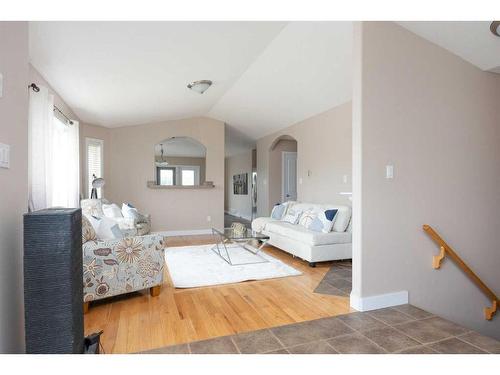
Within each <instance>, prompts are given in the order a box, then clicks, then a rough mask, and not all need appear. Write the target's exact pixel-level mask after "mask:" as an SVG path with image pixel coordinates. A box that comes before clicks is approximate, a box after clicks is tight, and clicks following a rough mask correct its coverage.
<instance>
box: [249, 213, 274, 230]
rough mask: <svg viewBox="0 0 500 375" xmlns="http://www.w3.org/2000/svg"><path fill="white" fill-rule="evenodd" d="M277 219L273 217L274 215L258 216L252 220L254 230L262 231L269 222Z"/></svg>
mask: <svg viewBox="0 0 500 375" xmlns="http://www.w3.org/2000/svg"><path fill="white" fill-rule="evenodd" d="M275 221H277V220H276V219H273V218H272V217H265V216H264V217H258V218H256V219H254V220H253V221H252V230H254V231H256V232H262V231H263V230H264V229H265V228H266V225H267V223H272V222H275Z"/></svg>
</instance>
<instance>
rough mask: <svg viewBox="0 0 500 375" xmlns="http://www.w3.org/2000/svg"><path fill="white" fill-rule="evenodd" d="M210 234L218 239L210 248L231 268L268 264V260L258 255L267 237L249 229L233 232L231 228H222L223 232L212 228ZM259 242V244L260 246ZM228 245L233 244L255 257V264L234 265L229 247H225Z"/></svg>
mask: <svg viewBox="0 0 500 375" xmlns="http://www.w3.org/2000/svg"><path fill="white" fill-rule="evenodd" d="M212 234H213V235H214V236H216V237H218V240H217V242H216V243H215V245H214V246H213V247H212V251H213V252H214V253H215V254H217V255H218V256H219V257H221V258H222V259H223V260H225V261H226V262H227V263H228V264H229V265H231V266H242V265H245V264H258V263H268V262H269V260H267V259H266V258H264V257H262V255H260V252H261V250H262V248H263V247H264V246H265V245H266V243H267V241H268V240H269V236H266V235H265V234H262V233H259V232H255V231H253V230H251V229H250V228H246V229H245V230H243V231H235V230H234V229H233V228H224V230H219V229H215V228H212ZM259 242H261V244H260V245H259ZM230 244H235V245H237V246H238V247H239V248H242V249H244V250H246V251H248V252H249V253H251V254H253V255H255V257H256V258H257V260H256V261H255V262H253V261H252V262H244V263H234V262H233V260H232V259H231V247H230V246H227V245H230Z"/></svg>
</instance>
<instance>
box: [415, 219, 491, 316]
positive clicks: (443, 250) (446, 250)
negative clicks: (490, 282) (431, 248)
mask: <svg viewBox="0 0 500 375" xmlns="http://www.w3.org/2000/svg"><path fill="white" fill-rule="evenodd" d="M423 229H424V231H425V232H426V233H427V234H428V235H429V236H430V237H431V238H432V239H433V240H434V241H435V242H436V243H437V244H438V245H439V247H440V252H439V255H435V256H434V257H433V260H432V267H433V268H435V269H439V268H440V267H441V262H442V260H443V259H444V257H445V255H449V256H450V258H451V259H453V260H454V261H455V263H457V264H458V266H459V267H460V268H461V269H462V271H464V272H465V274H466V275H467V276H469V278H470V279H471V280H472V281H474V282H475V283H476V284H477V286H478V287H479V288H480V289H481V290H482V291H483V293H484V294H486V296H487V297H488V298H489V299H491V301H492V302H491V304H492V306H491V307H485V308H484V317H485V319H487V320H491V319H492V318H493V315H495V313H496V311H497V307H498V303H499V301H500V300H499V299H498V297H497V296H496V295H495V293H493V291H492V290H491V289H490V288H488V287H487V286H486V284H485V283H483V281H482V280H481V279H480V278H479V277H478V276H477V275H476V274H475V273H474V271H472V270H471V269H470V267H469V266H468V265H467V264H465V262H464V261H463V260H462V258H460V257H459V256H458V254H457V253H455V251H454V250H453V249H452V248H451V247H450V246H449V245H448V244H447V243H446V242H445V241H444V240H443V239H442V238H441V236H440V235H439V234H437V232H436V231H435V230H434V229H433V228H432V227H431V226H430V225H427V224H425V225H424V226H423Z"/></svg>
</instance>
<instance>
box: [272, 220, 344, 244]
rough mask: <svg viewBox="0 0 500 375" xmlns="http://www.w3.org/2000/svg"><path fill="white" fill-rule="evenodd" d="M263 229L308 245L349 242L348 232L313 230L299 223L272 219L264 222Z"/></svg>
mask: <svg viewBox="0 0 500 375" xmlns="http://www.w3.org/2000/svg"><path fill="white" fill-rule="evenodd" d="M265 231H266V232H267V233H269V234H272V233H276V234H279V235H281V236H285V237H288V238H290V239H293V240H296V241H299V242H302V243H305V244H307V245H310V246H320V245H332V244H339V243H350V242H351V233H349V232H342V233H340V232H329V233H323V232H314V231H312V230H309V229H307V228H304V227H303V226H301V225H293V224H290V223H285V222H282V221H273V222H269V223H267V224H266V228H265Z"/></svg>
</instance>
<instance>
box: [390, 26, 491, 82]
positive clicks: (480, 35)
mask: <svg viewBox="0 0 500 375" xmlns="http://www.w3.org/2000/svg"><path fill="white" fill-rule="evenodd" d="M398 24H400V25H401V26H403V27H404V28H406V29H408V30H410V31H411V32H413V33H415V34H417V35H420V36H421V37H423V38H425V39H427V40H429V41H431V42H433V43H435V44H437V45H438V46H440V47H443V48H444V49H447V50H448V51H450V52H452V53H454V54H455V55H457V56H460V57H461V58H462V59H464V60H466V61H468V62H470V63H471V64H473V65H475V66H477V67H478V68H479V69H482V70H484V71H490V72H494V73H500V38H499V37H497V36H495V35H493V34H492V33H491V31H490V24H491V21H465V22H464V21H406V22H398Z"/></svg>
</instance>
